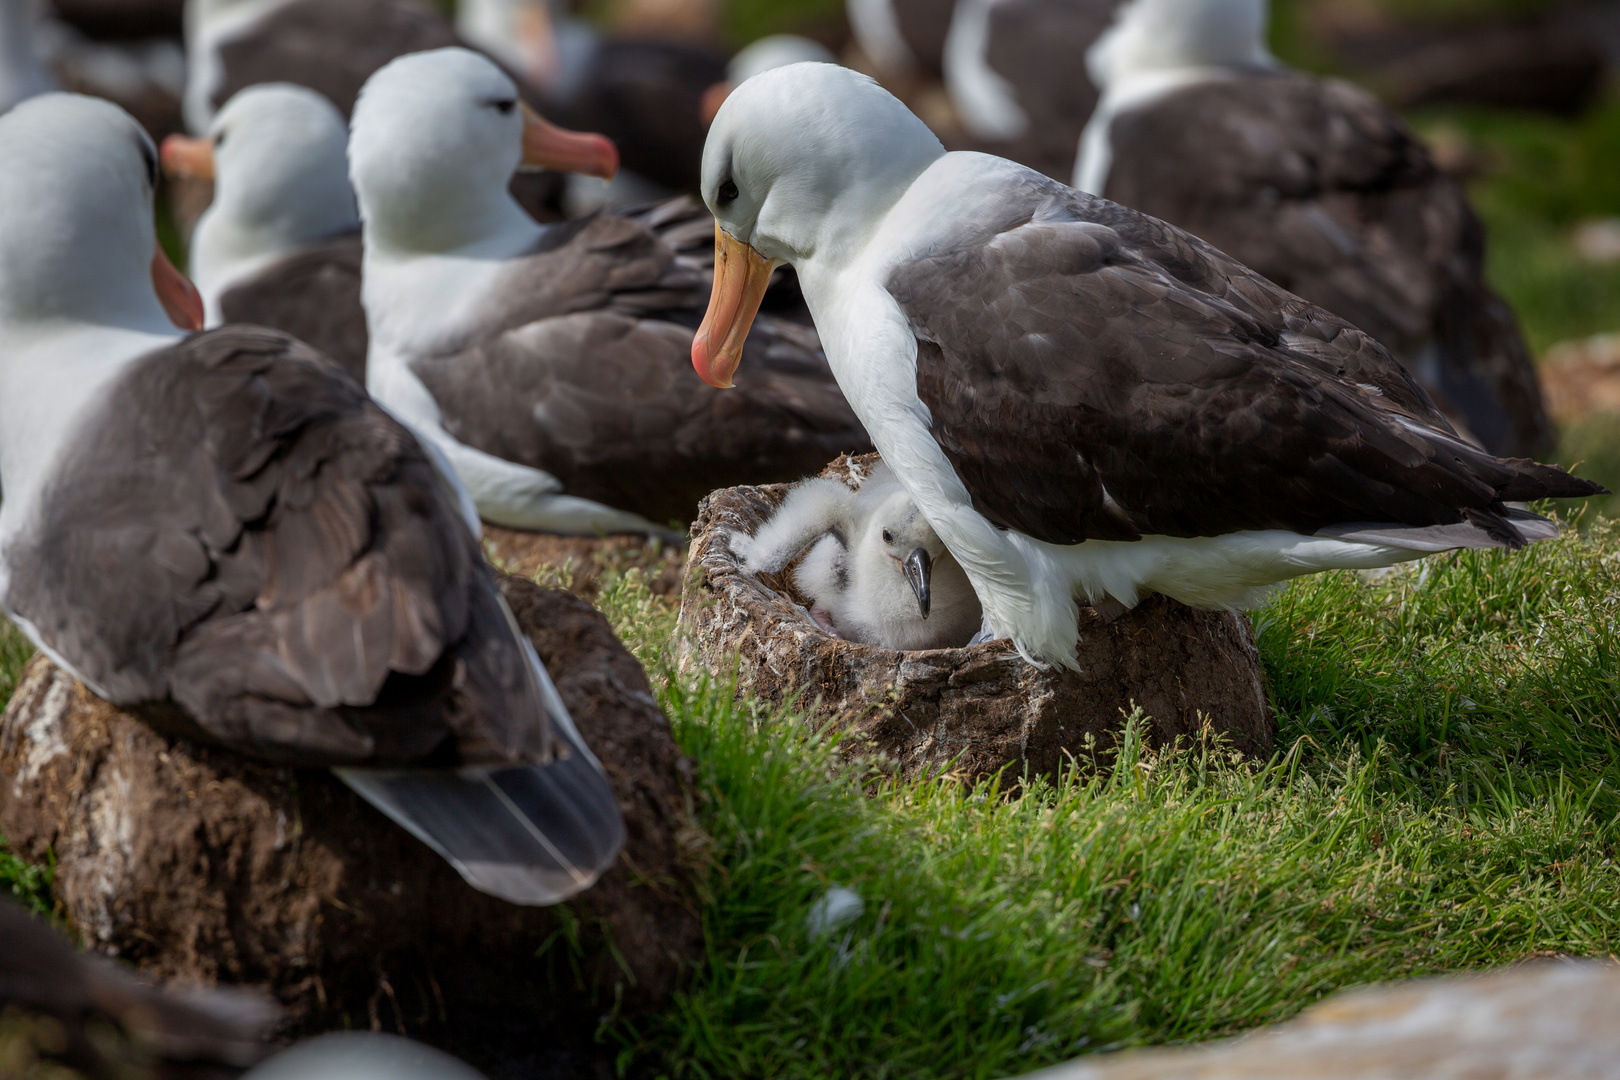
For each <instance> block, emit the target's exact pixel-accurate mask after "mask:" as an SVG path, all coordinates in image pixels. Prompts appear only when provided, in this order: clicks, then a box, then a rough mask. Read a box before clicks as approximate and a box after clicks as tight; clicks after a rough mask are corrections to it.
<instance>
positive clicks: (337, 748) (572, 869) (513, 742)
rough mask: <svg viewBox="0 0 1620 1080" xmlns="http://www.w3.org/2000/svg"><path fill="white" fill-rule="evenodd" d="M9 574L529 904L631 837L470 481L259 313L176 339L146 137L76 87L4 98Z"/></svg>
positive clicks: (137, 665)
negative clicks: (512, 590)
mask: <svg viewBox="0 0 1620 1080" xmlns="http://www.w3.org/2000/svg"><path fill="white" fill-rule="evenodd" d="M0 158H3V159H4V160H5V162H6V167H5V169H4V170H0V341H3V342H4V343H5V348H4V351H3V352H0V484H3V485H4V489H5V501H4V502H3V503H0V599H3V601H4V606H5V611H6V613H7V615H9V616H10V617H11V618H12V620H13V621H14V622H16V623H17V625H18V626H20V627H21V628H22V629H23V631H24V632H25V633H26V634H27V635H28V637H29V638H30V639H31V640H32V641H33V642H34V643H35V644H36V645H38V646H39V647H40V648H41V649H42V650H43V651H44V652H46V653H47V654H48V655H50V656H51V657H52V659H54V660H56V661H57V662H58V663H59V664H61V665H62V666H63V667H64V668H66V669H67V670H68V671H71V672H72V673H73V674H74V675H75V676H77V677H78V678H79V679H80V680H82V681H83V682H84V683H85V684H86V685H87V686H89V687H90V688H91V689H92V690H94V691H95V692H96V693H97V694H99V695H101V696H102V697H103V698H106V699H107V700H109V701H112V702H114V703H116V704H119V705H124V706H129V707H134V708H139V709H141V710H143V711H144V712H146V713H147V714H148V715H149V716H150V717H151V719H152V722H153V723H155V724H158V725H160V726H164V727H166V728H168V729H170V730H177V731H179V732H180V733H182V734H183V735H185V736H186V737H188V738H198V739H202V740H205V741H209V742H215V743H220V744H223V745H225V746H228V747H231V748H233V749H235V750H237V751H240V752H242V753H244V754H248V755H251V756H257V757H260V758H264V759H268V760H272V761H277V762H283V763H288V764H296V765H304V766H331V767H334V768H336V769H337V770H338V773H339V775H340V776H341V777H342V778H343V779H344V780H345V782H347V783H348V784H349V785H350V786H351V787H353V788H354V789H355V790H356V791H358V792H359V793H360V794H361V795H362V796H364V797H365V798H366V799H368V800H369V801H370V802H372V803H373V804H374V805H376V806H377V807H378V808H379V809H381V810H382V811H383V812H384V813H386V814H387V815H388V816H389V817H391V818H392V819H393V820H394V821H396V822H397V823H399V824H400V825H401V826H403V827H404V828H406V829H408V830H409V831H410V832H411V833H413V834H414V835H416V836H417V837H418V838H420V839H421V840H423V841H424V842H426V843H427V844H428V845H429V846H431V847H432V848H434V849H435V850H436V851H437V852H439V854H441V855H442V856H444V857H445V859H446V860H448V861H449V862H450V863H451V864H452V865H453V866H455V868H456V869H457V870H458V871H460V873H461V874H462V876H463V877H465V878H466V879H467V881H468V882H469V883H470V884H472V885H473V886H474V887H476V888H479V889H482V890H483V891H485V892H488V893H491V894H493V895H495V896H499V897H502V898H505V899H507V900H510V901H513V902H515V903H520V904H546V903H553V902H556V901H558V900H561V899H564V898H566V897H568V896H570V895H572V894H574V893H577V892H578V891H579V890H581V889H583V888H586V887H588V886H589V885H590V884H591V883H592V882H593V881H594V880H595V879H596V877H597V875H599V874H600V873H601V872H602V871H603V870H604V869H605V868H606V867H607V866H608V865H609V864H610V863H611V862H612V860H613V858H614V856H615V854H616V853H617V851H618V849H619V847H620V845H621V844H622V842H623V839H624V825H623V822H622V821H621V819H620V816H619V811H618V805H617V801H616V799H615V797H614V794H613V790H612V788H611V786H610V785H609V784H608V782H607V779H606V778H605V776H604V775H603V773H602V771H601V767H600V765H598V764H597V762H596V760H595V758H594V757H592V756H591V754H590V751H589V750H588V749H587V748H586V746H585V744H584V742H583V741H581V740H580V738H579V736H578V734H577V733H576V732H575V731H574V730H573V725H572V722H571V721H570V719H569V718H568V714H567V711H566V710H565V709H564V708H563V705H562V702H561V701H560V699H559V698H558V697H557V693H556V691H555V689H553V687H552V685H551V682H550V680H549V679H548V678H547V676H546V672H545V669H544V668H543V667H542V666H541V664H540V661H539V659H538V657H537V656H536V655H535V652H534V649H533V647H532V646H531V645H530V644H529V642H528V640H527V639H526V638H525V637H523V636H522V635H521V634H520V633H519V632H518V629H517V626H516V624H515V623H514V621H513V618H512V615H511V612H510V611H509V610H508V609H507V608H506V605H505V603H504V602H503V600H502V598H501V595H500V593H499V591H498V590H497V588H496V584H495V581H494V579H493V577H492V574H491V571H490V569H489V567H488V565H487V564H486V563H485V562H484V560H483V558H482V554H481V552H480V550H479V545H478V541H477V539H476V538H475V537H474V535H473V533H472V532H471V530H470V528H469V521H468V518H467V517H466V516H465V511H464V509H463V504H464V502H465V496H464V493H462V492H461V491H460V490H459V488H458V487H457V486H456V484H455V481H454V479H453V477H450V476H449V475H448V474H447V473H444V472H441V471H439V469H438V468H437V467H436V466H435V464H434V458H433V457H432V456H431V455H430V453H429V452H428V451H427V450H426V449H425V448H424V447H423V446H422V445H421V444H420V443H418V442H417V440H416V439H414V438H413V437H412V436H411V435H410V433H409V432H408V431H407V430H405V429H404V428H403V427H401V426H400V425H399V424H398V423H396V422H395V421H393V420H392V419H390V418H389V417H388V415H387V414H386V413H385V412H384V411H383V410H382V409H380V408H378V407H377V406H376V405H375V404H373V403H372V402H371V401H370V400H368V399H367V397H366V395H365V394H364V392H363V391H362V390H361V389H360V387H359V386H357V385H356V384H355V383H354V381H353V380H351V379H349V378H347V377H346V376H344V375H343V374H341V373H340V372H338V371H337V370H335V369H334V368H333V367H332V366H331V362H330V361H328V360H326V359H325V358H323V357H321V356H319V355H318V354H317V353H315V352H314V351H313V350H311V349H309V348H308V347H307V346H305V345H303V344H301V343H299V342H297V341H295V340H293V339H292V338H289V337H287V336H286V335H284V334H280V333H276V332H274V331H270V330H264V329H260V328H257V327H231V326H227V327H224V328H221V329H218V330H214V331H210V332H207V333H202V334H195V335H190V336H186V335H184V334H182V333H181V332H180V331H179V330H177V329H175V325H174V324H173V323H172V322H171V316H172V317H174V318H176V319H178V320H179V321H181V322H183V323H184V324H185V325H187V326H192V327H195V326H197V325H200V322H201V316H202V305H201V301H200V300H199V299H198V297H197V295H196V293H195V290H193V289H192V288H191V286H190V283H189V282H187V281H186V280H185V279H184V278H183V277H181V276H180V275H179V274H178V273H177V272H176V271H175V270H174V269H173V267H172V266H170V265H169V264H168V261H167V260H166V259H164V258H163V257H162V255H161V253H160V252H157V250H156V245H155V241H154V238H153V226H152V188H153V185H154V184H155V183H156V180H157V169H158V157H157V151H156V148H155V147H153V145H152V143H151V141H150V140H149V139H148V138H147V136H146V134H145V133H144V132H143V131H141V129H140V128H139V126H137V125H136V123H135V121H134V120H133V119H132V118H131V117H130V116H129V115H128V114H126V113H124V112H122V111H121V110H119V109H118V108H117V107H115V106H113V105H110V104H108V103H106V102H103V101H98V100H95V99H92V98H85V97H78V96H75V95H68V94H51V95H46V96H44V97H40V98H36V99H34V100H33V101H30V102H28V103H26V104H24V105H21V106H19V107H18V108H17V109H15V110H13V111H12V112H11V113H10V114H8V115H7V116H5V117H3V118H0Z"/></svg>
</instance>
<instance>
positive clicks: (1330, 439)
mask: <svg viewBox="0 0 1620 1080" xmlns="http://www.w3.org/2000/svg"><path fill="white" fill-rule="evenodd" d="M888 288H889V291H890V292H891V294H892V295H893V296H894V298H895V299H896V301H898V302H899V304H900V305H901V307H902V309H903V310H904V311H905V313H906V316H907V318H908V319H909V320H910V322H911V325H912V327H913V329H914V330H915V332H916V334H917V337H918V350H919V351H918V364H917V390H918V395H919V397H920V398H921V400H922V402H923V404H925V405H926V406H927V407H928V409H929V412H930V414H931V417H932V429H933V434H934V437H935V438H936V439H937V440H938V442H939V444H940V446H941V448H942V449H943V450H944V452H945V454H946V456H947V457H948V458H949V459H950V461H951V464H952V465H953V466H954V467H955V470H956V472H957V474H958V476H960V478H961V480H962V481H963V483H964V484H965V485H966V486H967V488H968V491H969V492H970V493H971V496H972V499H973V504H974V506H975V508H976V509H978V510H979V511H980V512H981V513H983V514H984V515H985V516H986V517H987V518H988V519H989V520H991V521H992V522H994V523H995V524H997V525H1001V526H1003V527H1006V528H1012V529H1016V530H1018V531H1020V532H1023V533H1026V534H1027V535H1030V536H1033V537H1035V538H1037V539H1040V540H1044V541H1048V542H1051V543H1059V544H1073V543H1079V542H1081V541H1083V540H1087V539H1104V540H1134V539H1137V538H1139V537H1141V536H1144V535H1149V534H1158V535H1168V536H1184V537H1185V536H1214V535H1220V534H1224V533H1230V532H1237V531H1244V530H1250V529H1287V530H1290V531H1293V532H1297V533H1302V534H1307V535H1308V534H1311V533H1315V532H1317V531H1319V530H1322V529H1324V528H1328V527H1333V526H1341V525H1345V524H1347V523H1363V522H1393V523H1400V524H1402V525H1409V526H1431V525H1446V524H1455V523H1460V522H1464V521H1467V522H1471V523H1473V524H1474V525H1475V526H1477V527H1478V528H1479V529H1481V530H1483V531H1484V532H1485V533H1486V534H1487V535H1489V536H1490V537H1491V538H1493V539H1494V540H1496V541H1497V542H1500V543H1503V544H1507V545H1508V546H1518V545H1519V544H1520V543H1522V542H1523V540H1522V539H1521V537H1520V534H1519V533H1518V532H1517V531H1516V530H1515V529H1514V528H1513V527H1511V526H1510V525H1509V524H1508V522H1509V521H1510V520H1511V519H1514V518H1516V517H1518V515H1517V514H1516V513H1515V512H1512V511H1510V510H1509V509H1508V508H1507V507H1506V506H1505V505H1504V502H1505V501H1519V500H1530V499H1538V498H1546V497H1554V496H1557V497H1579V496H1583V495H1589V494H1594V493H1597V492H1600V491H1601V490H1602V489H1601V488H1599V487H1598V485H1596V484H1593V483H1590V482H1589V481H1585V480H1581V479H1578V478H1575V477H1572V476H1569V475H1568V474H1566V473H1564V472H1563V471H1562V470H1560V469H1557V468H1555V467H1552V466H1545V465H1538V464H1536V463H1534V462H1530V461H1522V460H1521V461H1504V460H1498V459H1496V458H1493V457H1491V456H1490V455H1488V454H1486V453H1483V452H1481V451H1479V450H1476V449H1474V448H1473V447H1471V446H1470V445H1468V444H1467V443H1465V442H1464V441H1463V440H1461V439H1459V438H1457V437H1456V436H1455V434H1453V433H1452V430H1451V427H1450V425H1449V424H1448V423H1447V422H1446V420H1445V418H1444V417H1443V416H1442V415H1441V413H1440V412H1439V411H1438V410H1437V409H1436V408H1435V406H1434V404H1433V402H1432V401H1431V399H1430V398H1429V396H1428V394H1427V393H1425V392H1424V390H1423V388H1422V387H1421V386H1420V385H1419V384H1418V383H1417V382H1416V381H1415V380H1414V379H1413V378H1412V377H1411V376H1410V375H1409V374H1408V373H1407V372H1406V371H1405V369H1403V368H1402V367H1401V366H1400V365H1399V364H1398V363H1397V362H1396V361H1395V360H1394V359H1393V358H1392V357H1391V356H1390V355H1389V354H1388V352H1386V351H1385V350H1384V349H1383V348H1382V347H1381V346H1379V345H1378V344H1377V343H1376V342H1375V341H1373V340H1372V339H1371V338H1370V337H1368V336H1367V335H1366V334H1364V333H1362V332H1360V331H1358V330H1356V329H1355V328H1354V327H1352V326H1351V325H1350V324H1349V323H1347V322H1345V321H1344V320H1342V319H1339V318H1337V317H1335V316H1333V315H1330V314H1328V313H1327V312H1326V311H1323V310H1321V309H1320V308H1316V307H1313V306H1312V305H1310V304H1307V303H1305V302H1304V301H1302V300H1300V299H1298V298H1297V297H1294V296H1291V295H1289V294H1288V293H1286V292H1284V291H1283V290H1282V289H1280V288H1278V287H1277V286H1275V285H1273V284H1272V283H1271V282H1269V281H1266V280H1265V279H1264V278H1262V277H1260V276H1259V275H1258V274H1255V273H1253V272H1251V271H1249V270H1248V269H1246V268H1245V267H1243V266H1241V265H1240V264H1238V263H1237V262H1236V261H1234V260H1233V259H1231V258H1229V257H1227V256H1226V255H1223V254H1222V253H1221V252H1219V251H1217V250H1215V249H1214V248H1212V247H1210V246H1209V245H1208V244H1205V243H1203V242H1202V241H1200V240H1198V239H1196V238H1194V237H1192V236H1190V235H1188V234H1187V233H1185V232H1183V231H1181V230H1179V229H1176V228H1174V227H1172V226H1170V225H1167V224H1165V223H1163V222H1160V221H1156V220H1154V219H1153V218H1150V217H1147V216H1145V215H1143V214H1139V213H1137V212H1135V211H1133V210H1129V209H1126V208H1124V207H1121V206H1117V205H1114V204H1112V203H1109V202H1106V201H1104V200H1101V199H1095V198H1092V197H1091V196H1087V195H1082V194H1080V193H1077V192H1075V191H1073V190H1071V189H1068V188H1065V187H1063V186H1062V185H1059V184H1057V183H1054V182H1050V181H1045V180H1041V179H1038V178H1036V177H1034V176H1031V177H1030V180H1029V183H1028V184H1027V185H1025V186H1024V188H1023V189H1022V190H1009V191H1008V193H1007V195H1006V197H1005V198H1003V199H1000V200H999V201H997V202H996V203H995V204H994V212H993V215H990V216H985V217H982V218H980V219H977V220H974V221H971V222H964V223H963V225H962V231H961V232H960V234H958V235H957V236H955V237H953V238H952V241H951V242H949V243H946V244H940V245H938V246H937V247H936V248H935V250H934V251H933V252H932V253H931V254H930V255H928V256H926V257H924V258H921V259H916V260H914V261H910V262H907V263H903V264H901V265H900V266H898V267H897V268H896V269H895V270H894V271H893V273H892V275H891V277H890V279H889V282H888Z"/></svg>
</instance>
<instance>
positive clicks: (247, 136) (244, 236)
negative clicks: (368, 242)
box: [161, 83, 366, 384]
mask: <svg viewBox="0 0 1620 1080" xmlns="http://www.w3.org/2000/svg"><path fill="white" fill-rule="evenodd" d="M161 156H162V158H163V168H164V171H166V172H167V173H169V174H170V175H171V176H179V177H192V178H198V179H204V180H212V181H213V184H214V200H213V202H212V203H210V204H209V206H208V209H207V210H205V211H204V212H203V215H202V217H200V218H198V219H197V227H196V229H195V230H194V231H193V232H192V234H191V265H190V266H189V268H188V269H189V270H190V275H191V280H192V281H193V282H195V283H196V285H197V289H198V291H200V292H201V293H202V298H203V311H204V318H205V321H206V322H205V324H206V325H207V326H209V327H215V326H220V325H223V324H225V323H250V324H252V325H254V326H268V327H270V328H271V329H272V330H281V331H284V332H285V333H288V334H291V335H292V336H293V337H295V338H297V339H298V340H299V341H302V342H303V343H304V344H306V345H311V346H313V347H314V348H315V350H316V351H317V352H320V353H322V354H324V355H326V356H328V357H330V358H332V359H333V360H336V361H337V362H338V363H339V364H340V365H341V366H342V367H343V369H344V370H345V371H348V372H349V374H351V375H353V376H354V377H355V378H356V379H357V380H359V381H360V382H361V383H362V384H364V382H365V378H366V313H365V309H363V308H362V307H361V306H360V211H359V209H358V207H356V205H355V201H354V190H353V189H352V188H350V187H349V129H348V125H347V124H345V123H344V120H343V116H342V114H341V113H339V112H338V110H337V106H335V105H333V104H332V103H331V102H330V101H328V100H327V99H326V98H325V97H323V96H322V95H320V94H318V93H316V92H315V91H313V90H310V89H309V88H307V87H303V86H294V85H292V84H291V83H261V84H260V85H258V86H250V87H248V88H247V89H246V90H243V91H242V92H241V93H239V94H237V95H236V96H235V97H233V98H231V100H230V101H228V102H226V104H225V107H224V108H223V109H221V110H220V111H219V112H218V114H216V115H215V117H214V119H213V122H212V123H211V124H210V125H209V128H208V134H207V136H206V137H205V138H200V139H192V138H187V137H186V136H184V135H170V136H169V137H168V138H166V139H164V140H163V145H162V148H161Z"/></svg>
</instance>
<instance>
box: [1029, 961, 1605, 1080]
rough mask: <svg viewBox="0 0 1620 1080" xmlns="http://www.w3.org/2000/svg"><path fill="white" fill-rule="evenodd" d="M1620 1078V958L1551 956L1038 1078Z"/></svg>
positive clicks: (1102, 1058) (1330, 1004)
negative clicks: (1591, 960)
mask: <svg viewBox="0 0 1620 1080" xmlns="http://www.w3.org/2000/svg"><path fill="white" fill-rule="evenodd" d="M1389 1077H1422V1078H1423V1080H1509V1078H1516V1077H1535V1078H1536V1080H1620V966H1616V965H1614V964H1598V963H1557V962H1542V963H1535V964H1526V965H1522V966H1519V967H1513V968H1508V969H1506V970H1502V971H1497V972H1494V973H1492V974H1489V975H1483V976H1477V977H1467V978H1457V979H1429V980H1423V981H1419V982H1411V983H1405V984H1402V985H1398V986H1393V987H1388V988H1385V989H1376V990H1356V991H1351V992H1349V993H1344V994H1339V995H1337V996H1335V997H1332V998H1329V999H1328V1000H1327V1001H1324V1002H1322V1003H1321V1004H1319V1005H1316V1006H1313V1007H1312V1008H1310V1009H1308V1010H1306V1011H1305V1013H1304V1014H1303V1015H1302V1016H1300V1017H1299V1019H1297V1020H1292V1021H1290V1022H1288V1023H1286V1024H1279V1025H1277V1026H1276V1027H1272V1028H1267V1029H1264V1030H1262V1031H1258V1032H1252V1033H1250V1034H1247V1035H1243V1036H1241V1037H1239V1038H1236V1039H1223V1040H1221V1041H1220V1042H1215V1043H1211V1044H1209V1045H1207V1046H1198V1047H1191V1048H1188V1049H1180V1050H1133V1051H1128V1052H1126V1053H1121V1054H1107V1055H1099V1056H1096V1057H1092V1058H1083V1059H1081V1060H1079V1061H1074V1062H1070V1063H1069V1064H1067V1065H1060V1066H1058V1067H1057V1068H1054V1069H1043V1070H1042V1071H1040V1072H1038V1073H1030V1074H1029V1076H1028V1080H1037V1078H1038V1080H1386V1078H1389Z"/></svg>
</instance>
